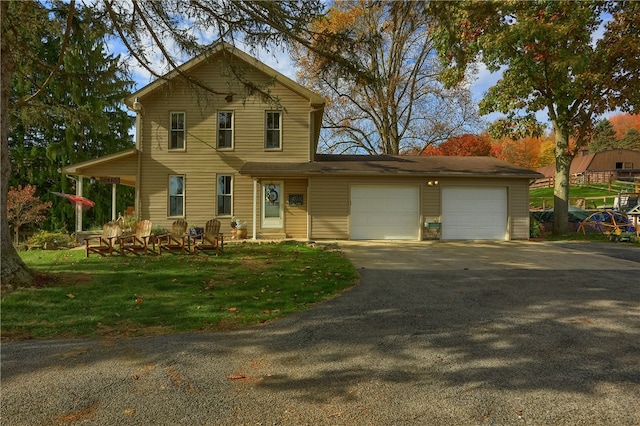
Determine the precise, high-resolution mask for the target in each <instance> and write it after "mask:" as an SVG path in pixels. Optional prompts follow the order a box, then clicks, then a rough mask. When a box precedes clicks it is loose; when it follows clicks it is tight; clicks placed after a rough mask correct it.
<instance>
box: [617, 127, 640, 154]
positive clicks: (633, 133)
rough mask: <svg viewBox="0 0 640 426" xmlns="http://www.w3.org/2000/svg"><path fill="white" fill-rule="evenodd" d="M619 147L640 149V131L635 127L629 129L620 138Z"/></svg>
mask: <svg viewBox="0 0 640 426" xmlns="http://www.w3.org/2000/svg"><path fill="white" fill-rule="evenodd" d="M619 146H620V148H625V149H633V150H636V151H640V132H638V131H637V130H636V129H629V130H627V133H625V134H624V136H623V137H622V138H621V139H620V143H619Z"/></svg>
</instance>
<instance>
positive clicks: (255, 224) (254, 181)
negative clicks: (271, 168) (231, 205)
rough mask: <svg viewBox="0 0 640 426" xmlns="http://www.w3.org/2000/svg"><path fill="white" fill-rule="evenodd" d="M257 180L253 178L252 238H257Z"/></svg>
mask: <svg viewBox="0 0 640 426" xmlns="http://www.w3.org/2000/svg"><path fill="white" fill-rule="evenodd" d="M257 202H258V180H257V179H254V180H253V232H252V236H251V237H252V238H253V239H254V240H255V239H257V238H258V205H257Z"/></svg>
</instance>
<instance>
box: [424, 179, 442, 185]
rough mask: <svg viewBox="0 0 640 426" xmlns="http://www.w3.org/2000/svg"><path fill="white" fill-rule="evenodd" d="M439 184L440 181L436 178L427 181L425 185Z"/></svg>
mask: <svg viewBox="0 0 640 426" xmlns="http://www.w3.org/2000/svg"><path fill="white" fill-rule="evenodd" d="M439 184H440V182H438V181H437V180H430V181H429V182H427V185H429V186H434V185H435V186H438V185H439Z"/></svg>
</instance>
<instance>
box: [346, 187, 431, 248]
mask: <svg viewBox="0 0 640 426" xmlns="http://www.w3.org/2000/svg"><path fill="white" fill-rule="evenodd" d="M419 194H420V193H419V188H418V187H417V186H415V187H405V186H398V187H396V186H376V185H362V186H360V185H359V186H353V187H352V188H351V226H350V231H351V233H350V237H351V239H353V240H382V239H413V240H415V239H418V238H419V222H420V209H419V202H420V200H419Z"/></svg>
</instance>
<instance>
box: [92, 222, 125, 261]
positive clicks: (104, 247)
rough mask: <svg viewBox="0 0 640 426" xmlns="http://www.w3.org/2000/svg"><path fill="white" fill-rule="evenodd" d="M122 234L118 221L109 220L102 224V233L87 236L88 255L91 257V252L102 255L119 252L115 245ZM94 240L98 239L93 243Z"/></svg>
mask: <svg viewBox="0 0 640 426" xmlns="http://www.w3.org/2000/svg"><path fill="white" fill-rule="evenodd" d="M121 235H122V230H121V228H120V225H118V223H116V222H107V223H105V224H104V225H103V226H102V234H101V235H98V236H97V237H90V238H85V240H84V245H85V250H86V257H89V254H90V253H97V254H99V255H100V256H106V255H107V254H108V255H110V256H111V255H113V252H114V251H115V252H118V250H116V248H115V245H116V243H117V242H118V241H119V238H120V236H121ZM92 241H97V242H95V243H92Z"/></svg>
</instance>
